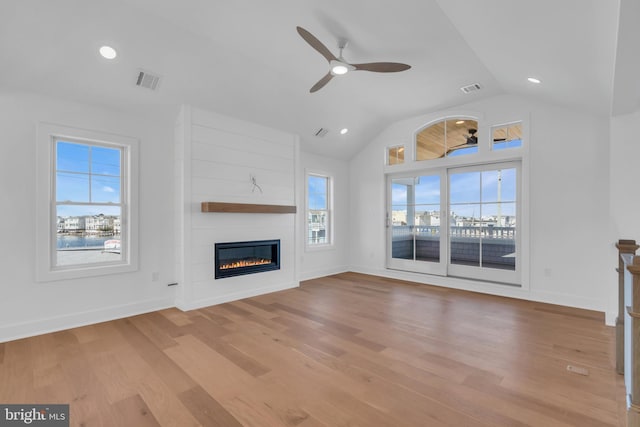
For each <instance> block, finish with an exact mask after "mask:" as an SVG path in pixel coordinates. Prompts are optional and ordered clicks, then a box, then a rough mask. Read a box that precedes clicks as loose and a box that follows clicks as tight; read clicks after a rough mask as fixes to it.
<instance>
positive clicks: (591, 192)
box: [350, 95, 616, 324]
mask: <svg viewBox="0 0 640 427" xmlns="http://www.w3.org/2000/svg"><path fill="white" fill-rule="evenodd" d="M456 113H458V114H472V115H475V116H478V117H479V118H480V122H481V123H480V132H479V133H480V134H481V135H482V134H483V132H484V135H487V133H486V132H487V129H486V127H488V126H491V125H493V124H501V123H505V122H510V121H513V120H524V121H525V123H526V124H528V128H529V136H530V140H529V153H528V155H527V159H525V161H524V166H523V169H525V170H526V169H527V168H528V170H529V182H528V184H527V183H525V185H526V186H527V188H525V189H524V191H523V193H524V194H525V195H526V194H527V193H528V194H529V196H528V200H527V202H528V211H529V212H528V214H529V217H530V219H531V221H530V244H529V245H528V249H529V255H528V256H527V258H528V259H529V265H528V269H525V277H523V283H524V284H525V286H524V287H523V288H522V289H517V288H513V287H508V286H504V285H492V284H487V283H474V282H472V281H468V280H461V279H454V278H443V277H439V276H427V275H420V274H413V273H403V272H396V271H391V270H386V269H385V245H386V242H385V234H384V233H385V228H384V212H385V178H384V171H385V168H384V166H383V165H384V148H385V147H386V146H389V145H398V144H405V145H406V146H411V145H412V144H413V142H412V141H413V134H414V132H415V131H416V130H417V129H419V128H420V127H422V126H423V125H424V124H426V123H427V121H428V120H429V119H435V118H436V117H438V116H442V115H450V114H456ZM483 127H484V129H483ZM608 139H609V125H608V118H606V117H595V116H590V115H587V114H584V113H579V112H575V111H571V110H567V109H564V108H559V107H555V106H551V105H545V104H541V103H538V102H535V101H530V100H527V99H523V98H519V97H515V96H506V95H505V96H499V97H494V98H491V99H488V100H485V101H480V102H477V103H471V104H467V105H464V106H461V107H460V108H458V109H452V110H448V111H446V112H440V113H436V114H429V115H424V116H421V117H413V118H410V119H406V120H403V121H400V122H396V123H394V124H393V125H391V126H389V127H388V128H387V129H386V130H385V131H383V132H382V133H381V134H380V135H379V136H378V137H377V138H375V139H374V140H373V141H372V142H371V144H370V145H369V146H368V147H367V148H366V149H365V150H363V151H362V152H361V153H360V154H359V155H357V156H356V157H354V158H353V159H352V161H351V163H350V187H351V191H350V197H351V227H350V228H351V248H350V253H351V268H352V270H355V271H361V272H365V273H372V274H380V275H384V276H389V277H397V278H403V279H408V280H414V281H418V282H422V283H431V284H436V285H442V286H450V287H455V288H460V289H469V290H477V291H480V292H487V293H493V294H498V295H505V296H512V297H517V298H524V299H531V300H539V301H546V302H551V303H557V304H562V305H568V306H576V307H582V308H589V309H594V310H599V311H603V312H606V314H607V322H608V323H610V324H611V323H612V322H613V320H614V312H615V305H612V304H611V301H612V300H613V299H612V294H613V293H614V292H616V283H615V281H611V280H610V278H611V277H610V274H609V273H610V271H611V270H612V268H613V266H612V264H611V260H610V259H609V257H608V254H609V249H608V248H609V246H610V245H611V242H610V241H609V239H610V236H609V232H608V203H609V195H608V191H609V174H608V164H609V153H608V150H609V149H608V146H609V143H608ZM526 204H527V203H525V205H526ZM525 249H527V248H525ZM525 252H526V251H525Z"/></svg>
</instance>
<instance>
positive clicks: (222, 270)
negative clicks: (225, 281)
mask: <svg viewBox="0 0 640 427" xmlns="http://www.w3.org/2000/svg"><path fill="white" fill-rule="evenodd" d="M271 270H280V240H254V241H251V242H228V243H216V244H215V277H216V279H222V278H224V277H232V276H240V275H243V274H253V273H261V272H263V271H271Z"/></svg>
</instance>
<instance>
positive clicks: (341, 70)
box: [331, 64, 349, 76]
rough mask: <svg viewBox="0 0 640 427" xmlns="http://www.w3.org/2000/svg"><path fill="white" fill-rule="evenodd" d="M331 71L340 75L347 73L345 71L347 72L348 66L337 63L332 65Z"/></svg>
mask: <svg viewBox="0 0 640 427" xmlns="http://www.w3.org/2000/svg"><path fill="white" fill-rule="evenodd" d="M331 72H332V73H333V74H336V75H338V76H340V75H342V74H347V72H349V68H347V66H346V65H342V64H337V65H334V66H333V67H332V68H331Z"/></svg>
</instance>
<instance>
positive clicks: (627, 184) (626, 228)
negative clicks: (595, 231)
mask: <svg viewBox="0 0 640 427" xmlns="http://www.w3.org/2000/svg"><path fill="white" fill-rule="evenodd" d="M638 138H640V110H639V111H636V112H635V113H632V114H627V115H623V116H618V117H613V118H612V119H611V162H610V169H611V188H610V194H611V217H612V232H613V240H614V241H617V240H618V239H635V240H636V241H640V220H639V218H640V197H638V192H639V191H638V179H639V177H638V159H640V143H638Z"/></svg>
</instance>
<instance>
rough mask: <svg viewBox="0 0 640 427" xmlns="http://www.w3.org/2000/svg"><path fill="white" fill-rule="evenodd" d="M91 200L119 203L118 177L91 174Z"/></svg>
mask: <svg viewBox="0 0 640 427" xmlns="http://www.w3.org/2000/svg"><path fill="white" fill-rule="evenodd" d="M91 201H92V202H94V203H120V178H119V177H113V176H99V175H98V176H96V175H92V177H91Z"/></svg>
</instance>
